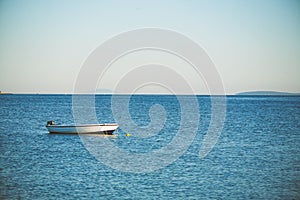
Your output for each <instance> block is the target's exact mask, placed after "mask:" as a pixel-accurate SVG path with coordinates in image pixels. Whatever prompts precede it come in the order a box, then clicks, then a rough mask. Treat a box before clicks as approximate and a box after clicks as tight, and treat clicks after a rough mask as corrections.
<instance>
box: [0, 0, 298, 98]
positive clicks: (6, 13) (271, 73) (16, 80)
mask: <svg viewBox="0 0 300 200" xmlns="http://www.w3.org/2000/svg"><path fill="white" fill-rule="evenodd" d="M144 27H157V28H161V29H168V30H173V31H176V32H179V33H181V34H183V35H186V36H187V37H188V38H190V39H192V40H193V41H195V42H196V43H197V44H199V45H200V46H201V47H202V48H203V49H204V50H205V52H206V53H207V54H208V56H209V57H210V59H211V60H212V61H213V63H214V65H215V67H216V69H217V71H218V73H219V75H220V77H221V80H222V83H223V86H224V89H225V92H226V93H227V94H234V93H237V92H242V91H255V90H263V91H283V92H296V93H300V79H299V75H300V1H297V0H294V1H293V0H272V1H271V0H265V1H260V0H257V1H256V0H253V1H239V0H236V1H234V0H228V1H225V0H218V1H215V0H211V1H201V0H199V1H198V0H189V1H185V0H173V1H171V0H170V1H168V0H167V1H159V0H153V1H131V0H129V1H121V0H120V1H116V0H99V1H90V0H88V1H81V0H62V1H60V0H52V1H47V0H41V1H35V0H27V1H26V0H2V1H0V90H1V91H3V92H13V93H73V91H74V84H75V83H76V80H77V77H78V74H79V73H80V70H81V68H82V65H83V64H84V62H85V61H86V60H87V59H88V57H89V55H90V54H91V53H92V52H93V51H94V50H95V49H96V48H97V47H99V46H100V45H101V44H102V43H103V42H105V41H107V40H109V39H110V38H112V37H113V36H115V35H118V34H120V33H123V32H126V31H130V30H134V29H139V28H144ZM143 53H144V57H145V55H146V54H147V55H148V57H147V59H149V57H150V58H153V59H154V60H157V58H160V57H164V58H163V59H165V60H167V59H168V58H167V59H166V57H168V56H170V55H167V54H165V53H161V54H159V55H158V52H150V51H148V52H143ZM137 57H139V58H140V57H141V55H139V53H133V54H132V55H128V57H127V58H125V57H124V58H122V59H121V60H119V61H118V62H117V63H115V64H114V66H112V67H111V68H110V69H109V70H110V72H111V75H109V73H108V74H107V75H106V79H107V80H109V79H110V77H111V80H112V79H113V80H114V82H112V81H105V80H104V81H103V84H102V85H101V86H95V87H101V88H106V89H108V90H113V89H114V87H115V86H114V85H115V83H116V82H118V80H117V78H116V77H114V78H113V75H112V74H115V73H114V72H116V73H119V74H120V71H122V70H124V69H120V68H122V66H129V65H130V63H133V61H134V60H135V59H137ZM126 59H127V61H126ZM128 59H131V60H130V61H128ZM147 59H146V60H145V62H149V60H147ZM171 60H172V61H171V62H169V63H167V64H168V65H169V67H170V69H174V70H175V69H177V68H180V67H181V68H183V67H184V68H189V67H190V66H188V65H187V64H186V63H182V62H181V61H180V60H178V58H174V57H173V58H172V59H171ZM122 62H123V63H122ZM178 63H181V64H182V65H179V64H178ZM128 69H129V68H128ZM140 71H141V70H140ZM124 73H125V76H126V71H124ZM141 73H142V72H141ZM121 75H122V74H120V76H121ZM123 76H124V74H123ZM167 76H168V74H166V77H167ZM194 78H195V79H196V77H194ZM192 79H193V78H192ZM204 79H205V77H204ZM204 79H203V77H202V79H201V77H200V78H199V81H198V82H197V80H195V81H192V82H191V83H190V84H192V86H193V87H194V88H196V93H199V94H205V93H208V92H209V90H208V89H207V88H205V86H206V84H205V80H204ZM155 87H157V85H156V86H155V85H152V86H151V85H148V86H145V87H144V88H142V89H141V92H142V93H147V92H148V93H155V92H157V91H158V92H163V90H162V88H155ZM178 87H180V85H178ZM119 92H121V93H122V91H119Z"/></svg>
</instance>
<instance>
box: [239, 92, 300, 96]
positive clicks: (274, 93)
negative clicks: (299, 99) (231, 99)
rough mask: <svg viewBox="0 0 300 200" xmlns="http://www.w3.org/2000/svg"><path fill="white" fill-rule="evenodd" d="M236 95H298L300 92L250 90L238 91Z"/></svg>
mask: <svg viewBox="0 0 300 200" xmlns="http://www.w3.org/2000/svg"><path fill="white" fill-rule="evenodd" d="M235 95H237V96H299V95H300V93H290V92H277V91H250V92H239V93H236V94H235Z"/></svg>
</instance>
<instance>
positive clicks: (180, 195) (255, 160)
mask: <svg viewBox="0 0 300 200" xmlns="http://www.w3.org/2000/svg"><path fill="white" fill-rule="evenodd" d="M93 98H94V99H93V102H94V108H92V109H91V107H89V108H88V110H89V109H90V110H92V112H94V113H95V116H96V119H97V120H98V123H115V122H118V120H121V122H122V123H123V124H120V127H119V129H118V130H117V131H116V132H115V133H114V136H102V135H95V136H82V135H70V134H65V135H64V134H49V133H48V131H47V129H46V127H45V125H46V123H47V121H49V120H54V121H55V123H57V124H76V121H75V117H74V105H73V97H72V95H42V94H39V95H38V94H34V95H33V94H30V95H29V94H12V95H0V199H30V200H31V199H295V200H296V199H300V96H238V95H233V96H226V97H223V98H224V99H225V101H224V102H225V104H224V105H223V106H225V107H223V108H225V111H226V115H225V118H224V121H222V120H219V121H217V122H219V123H220V124H221V129H215V130H216V132H218V133H216V134H215V136H217V137H214V138H213V139H211V140H214V141H213V142H212V143H211V144H210V145H211V148H210V149H209V150H207V154H206V155H205V156H202V157H201V156H199V151H200V150H201V148H202V147H203V145H204V143H205V141H206V140H205V138H206V137H207V136H208V134H209V133H208V131H209V129H210V128H209V127H210V125H211V121H212V120H213V119H215V120H216V119H218V118H214V117H212V116H213V113H212V112H214V115H215V116H217V115H218V112H219V111H218V109H215V110H213V109H212V107H213V101H212V98H213V97H211V96H176V95H132V96H126V95H119V96H111V95H95V96H94V97H93ZM114 98H115V99H117V101H113V99H114ZM182 99H183V101H184V102H185V104H186V103H187V104H188V102H189V101H190V100H192V99H196V102H197V104H198V106H196V107H193V109H190V110H188V112H189V113H192V114H195V115H194V116H195V118H193V119H192V118H187V117H182V116H183V115H184V113H183V112H182V111H183V106H182V105H181V104H182ZM112 102H114V103H112ZM122 102H125V103H124V105H123V104H122ZM126 102H127V103H126ZM224 102H223V103H224ZM116 104H117V105H116ZM118 104H120V105H118ZM188 105H189V104H188ZM190 105H192V104H190ZM81 106H82V107H83V108H84V106H85V105H81ZM113 107H114V108H113ZM212 110H213V111H212ZM185 112H187V111H185ZM189 113H187V114H189ZM81 116H82V115H81ZM83 116H84V115H83ZM116 116H117V117H116ZM123 116H124V118H125V120H123V121H122V117H123ZM188 116H190V115H188ZM197 116H199V119H198V118H197ZM117 118H118V120H117ZM120 118H121V119H120ZM126 120H129V121H128V123H129V124H133V125H132V126H133V127H135V128H134V129H130V127H128V126H126V124H124V121H125V122H126ZM195 121H196V123H195ZM191 122H193V123H191ZM151 123H157V124H158V126H151ZM185 126H193V128H191V129H188V127H187V129H185V128H182V127H185ZM219 128H220V127H219ZM148 129H149V130H148ZM143 130H144V131H145V132H147V131H148V133H149V134H148V135H147V134H139V133H141V131H143ZM187 130H188V131H187ZM212 134H214V133H213V132H212ZM186 136H191V137H187V139H186ZM190 138H192V139H190ZM174 141H175V142H174ZM177 141H181V143H177ZM185 141H186V142H185ZM182 142H183V144H182ZM95 149H96V150H95Z"/></svg>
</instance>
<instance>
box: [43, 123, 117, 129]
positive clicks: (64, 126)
mask: <svg viewBox="0 0 300 200" xmlns="http://www.w3.org/2000/svg"><path fill="white" fill-rule="evenodd" d="M91 126H117V127H119V125H118V124H82V125H56V124H55V125H46V127H56V128H76V127H91Z"/></svg>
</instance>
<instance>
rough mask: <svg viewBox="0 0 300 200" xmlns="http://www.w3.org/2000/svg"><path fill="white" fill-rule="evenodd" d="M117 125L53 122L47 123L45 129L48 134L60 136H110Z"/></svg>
mask: <svg viewBox="0 0 300 200" xmlns="http://www.w3.org/2000/svg"><path fill="white" fill-rule="evenodd" d="M118 127H119V125H118V124H83V125H73V126H72V125H71V126H69V125H56V124H55V123H54V121H48V122H47V125H46V128H47V129H48V131H49V133H62V134H91V133H93V134H94V133H96V134H107V135H111V134H112V133H113V132H114V131H115V130H116V129H117V128H118Z"/></svg>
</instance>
